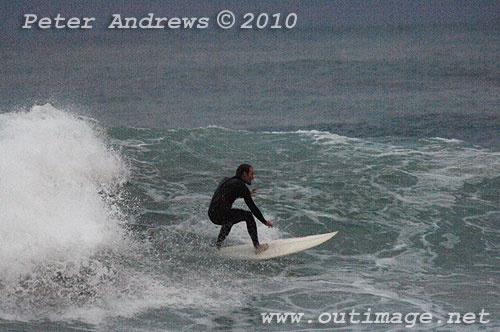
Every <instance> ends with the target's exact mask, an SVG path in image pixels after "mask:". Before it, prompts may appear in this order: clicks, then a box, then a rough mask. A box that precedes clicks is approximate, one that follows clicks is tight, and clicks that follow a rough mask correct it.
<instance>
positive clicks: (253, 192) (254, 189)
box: [250, 188, 257, 197]
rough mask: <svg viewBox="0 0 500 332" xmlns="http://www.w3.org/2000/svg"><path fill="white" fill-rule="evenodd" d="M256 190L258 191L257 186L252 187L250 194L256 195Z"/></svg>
mask: <svg viewBox="0 0 500 332" xmlns="http://www.w3.org/2000/svg"><path fill="white" fill-rule="evenodd" d="M256 191H257V188H252V190H251V191H250V195H252V197H255V192H256Z"/></svg>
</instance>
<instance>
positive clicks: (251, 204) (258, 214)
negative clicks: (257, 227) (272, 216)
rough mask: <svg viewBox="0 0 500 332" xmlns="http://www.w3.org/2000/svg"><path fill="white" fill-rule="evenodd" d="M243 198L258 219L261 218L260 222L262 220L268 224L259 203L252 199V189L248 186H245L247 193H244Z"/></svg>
mask: <svg viewBox="0 0 500 332" xmlns="http://www.w3.org/2000/svg"><path fill="white" fill-rule="evenodd" d="M243 199H244V200H245V203H246V204H247V206H248V207H249V208H250V211H252V214H253V215H254V216H255V217H256V218H257V219H259V220H260V222H262V223H263V224H264V225H267V221H266V219H264V216H263V215H262V213H261V212H260V210H259V208H258V207H257V205H255V203H254V201H253V199H252V196H251V194H250V190H248V188H246V187H245V194H244V195H243Z"/></svg>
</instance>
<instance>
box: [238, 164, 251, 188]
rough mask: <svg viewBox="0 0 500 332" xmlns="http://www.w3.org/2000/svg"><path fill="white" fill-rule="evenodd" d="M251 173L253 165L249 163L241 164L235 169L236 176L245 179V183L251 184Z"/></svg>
mask: <svg viewBox="0 0 500 332" xmlns="http://www.w3.org/2000/svg"><path fill="white" fill-rule="evenodd" d="M253 173H254V170H253V167H252V166H251V165H249V164H241V165H240V166H238V168H237V169H236V176H237V177H239V178H240V179H242V180H243V181H245V183H246V184H252V180H253Z"/></svg>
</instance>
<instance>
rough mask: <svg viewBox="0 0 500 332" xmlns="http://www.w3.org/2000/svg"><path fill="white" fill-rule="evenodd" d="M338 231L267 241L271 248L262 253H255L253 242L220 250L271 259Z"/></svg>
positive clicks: (242, 256)
mask: <svg viewBox="0 0 500 332" xmlns="http://www.w3.org/2000/svg"><path fill="white" fill-rule="evenodd" d="M337 233H338V232H332V233H325V234H318V235H309V236H303V237H294V238H290V239H280V240H274V241H269V242H266V243H267V244H269V248H268V249H267V250H265V251H263V252H261V253H260V254H256V253H255V248H254V247H253V245H252V244H242V245H238V246H231V247H223V248H221V249H219V250H218V252H219V253H220V254H221V255H223V256H226V257H231V258H238V259H269V258H275V257H280V256H285V255H290V254H294V253H297V252H300V251H303V250H306V249H309V248H312V247H316V246H318V245H320V244H321V243H323V242H325V241H328V240H330V239H331V238H332V237H333V236H335V234H337Z"/></svg>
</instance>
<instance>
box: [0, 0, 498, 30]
mask: <svg viewBox="0 0 500 332" xmlns="http://www.w3.org/2000/svg"><path fill="white" fill-rule="evenodd" d="M223 9H229V10H231V11H233V12H234V13H235V14H237V15H243V14H245V13H247V12H254V13H260V12H267V13H283V14H285V13H291V12H295V13H297V16H298V26H299V27H304V28H307V27H311V26H333V27H356V26H372V25H373V26H380V25H421V24H471V23H478V22H482V23H488V24H492V23H493V24H500V1H498V0H484V1H479V0H442V1H431V0H427V1H418V0H413V1H411V0H407V1H396V0H386V1H384V0H378V1H376V0H330V1H327V0H309V1H291V0H287V1H285V0H273V1H264V0H246V1H243V0H241V1H229V0H211V1H195V0H180V1H168V0H163V1H162V0H154V1H153V0H149V1H148V0H142V1H138V0H132V1H130V0H129V1H125V0H120V1H107V0H90V1H81V0H52V1H49V0H46V1H41V0H31V1H24V0H16V1H3V2H2V4H1V5H0V34H3V35H5V34H9V35H11V36H12V35H16V34H22V33H26V30H25V29H21V26H22V25H23V21H24V18H23V16H24V14H29V13H32V14H36V15H38V16H39V17H42V16H48V17H51V16H52V17H54V16H55V15H56V14H61V15H62V16H64V17H67V18H69V17H72V16H76V17H80V18H81V17H96V24H95V28H94V29H93V30H97V31H98V30H100V28H102V26H106V25H107V23H109V22H110V20H111V19H110V17H111V15H112V14H115V13H119V14H122V15H124V16H125V15H127V16H134V17H139V18H141V17H143V16H145V15H147V14H148V13H151V12H152V13H154V14H155V15H158V16H167V17H172V16H184V15H188V16H207V17H211V19H214V18H215V16H216V14H217V13H218V12H219V11H221V10H223Z"/></svg>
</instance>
